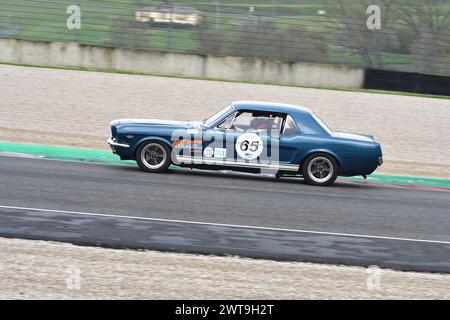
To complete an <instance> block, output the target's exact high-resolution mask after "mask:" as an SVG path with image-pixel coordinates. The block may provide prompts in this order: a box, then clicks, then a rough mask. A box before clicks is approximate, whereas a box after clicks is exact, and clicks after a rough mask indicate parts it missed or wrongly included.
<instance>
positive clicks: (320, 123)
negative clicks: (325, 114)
mask: <svg viewBox="0 0 450 320" xmlns="http://www.w3.org/2000/svg"><path fill="white" fill-rule="evenodd" d="M312 116H313V118H314V119H315V120H316V121H317V123H318V124H319V125H320V126H321V127H322V128H323V129H324V130H325V131H326V132H328V134H330V135H331V134H332V133H333V132H332V131H331V129H330V128H328V126H327V125H326V124H325V122H323V121H322V120H320V118H319V117H318V116H316V115H315V114H314V113H313V114H312Z"/></svg>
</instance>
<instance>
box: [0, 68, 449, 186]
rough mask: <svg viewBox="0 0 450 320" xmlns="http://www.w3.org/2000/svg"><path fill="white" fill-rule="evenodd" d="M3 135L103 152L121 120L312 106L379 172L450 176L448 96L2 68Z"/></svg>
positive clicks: (7, 138)
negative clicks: (356, 139) (363, 145)
mask: <svg viewBox="0 0 450 320" xmlns="http://www.w3.org/2000/svg"><path fill="white" fill-rule="evenodd" d="M0 83H1V87H0V140H3V141H12V142H25V143H39V144H51V145H62V146H75V147H81V148H92V149H106V148H107V146H106V143H105V140H106V138H107V137H108V136H109V135H110V131H109V130H110V129H109V123H110V121H111V120H113V119H118V118H159V119H161V118H168V119H174V120H198V119H203V118H205V117H208V116H209V115H211V114H212V113H214V112H215V111H217V110H219V109H220V108H222V107H223V106H225V105H227V104H229V103H230V102H231V101H234V100H268V101H277V102H284V103H292V104H297V105H302V106H307V107H310V108H311V109H312V110H313V111H314V112H315V113H317V114H318V115H319V116H320V117H321V118H322V119H323V120H324V121H325V122H326V123H328V125H329V126H330V127H331V128H332V129H334V130H336V131H346V132H355V133H362V134H373V135H374V136H375V138H376V140H377V141H379V142H381V144H382V147H383V152H384V158H385V164H384V165H383V166H382V167H381V168H380V169H379V170H378V171H377V172H385V173H396V174H406V175H418V176H434V177H443V178H450V161H449V160H448V159H450V148H449V147H448V141H447V140H448V137H450V101H449V100H445V99H433V98H422V97H415V96H401V95H392V94H371V93H362V92H345V91H332V90H320V89H308V88H298V87H286V86H274V85H261V84H247V83H231V82H220V81H206V80H191V79H179V78H168V77H153V76H141V75H127V74H113V73H101V72H86V71H73V70H58V69H45V68H32V67H20V66H10V65H0Z"/></svg>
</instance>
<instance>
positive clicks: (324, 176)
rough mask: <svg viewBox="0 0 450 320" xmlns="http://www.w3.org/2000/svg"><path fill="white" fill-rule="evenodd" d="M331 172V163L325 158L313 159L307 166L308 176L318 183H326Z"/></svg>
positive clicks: (331, 174) (332, 169) (332, 170)
mask: <svg viewBox="0 0 450 320" xmlns="http://www.w3.org/2000/svg"><path fill="white" fill-rule="evenodd" d="M333 172H334V168H333V163H331V161H330V160H328V159H327V158H325V157H317V158H314V159H312V160H311V161H310V162H309V164H308V176H309V177H310V178H311V179H312V180H313V181H315V182H318V183H323V182H326V181H328V180H329V179H330V178H331V177H332V176H333Z"/></svg>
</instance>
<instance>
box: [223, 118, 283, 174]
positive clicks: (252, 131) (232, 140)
mask: <svg viewBox="0 0 450 320" xmlns="http://www.w3.org/2000/svg"><path fill="white" fill-rule="evenodd" d="M282 122H283V115H280V114H279V113H271V112H266V111H254V110H241V111H239V112H238V113H237V114H236V115H235V117H234V119H233V121H232V122H231V123H230V126H229V128H228V130H226V132H225V135H226V150H227V161H228V162H229V163H232V165H234V166H238V167H243V168H253V169H270V168H271V164H273V163H278V161H279V150H278V143H279V132H280V130H281V126H282Z"/></svg>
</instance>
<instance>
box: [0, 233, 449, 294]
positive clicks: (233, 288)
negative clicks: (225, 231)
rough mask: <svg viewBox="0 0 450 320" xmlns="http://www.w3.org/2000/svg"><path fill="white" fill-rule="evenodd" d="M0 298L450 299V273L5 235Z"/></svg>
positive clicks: (1, 242)
mask: <svg viewBox="0 0 450 320" xmlns="http://www.w3.org/2000/svg"><path fill="white" fill-rule="evenodd" d="M0 271H1V277H0V288H1V289H0V299H114V298H118V299H450V275H442V274H427V273H413V272H400V271H391V270H379V269H378V270H376V269H365V268H360V267H345V266H330V265H320V264H310V263H299V262H275V261H267V260H252V259H242V258H236V257H214V256H199V255H192V254H182V253H162V252H155V251H128V250H117V249H104V248H96V247H81V246H74V245H71V244H63V243H54V242H44V241H32V240H20V239H5V238H0Z"/></svg>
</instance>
